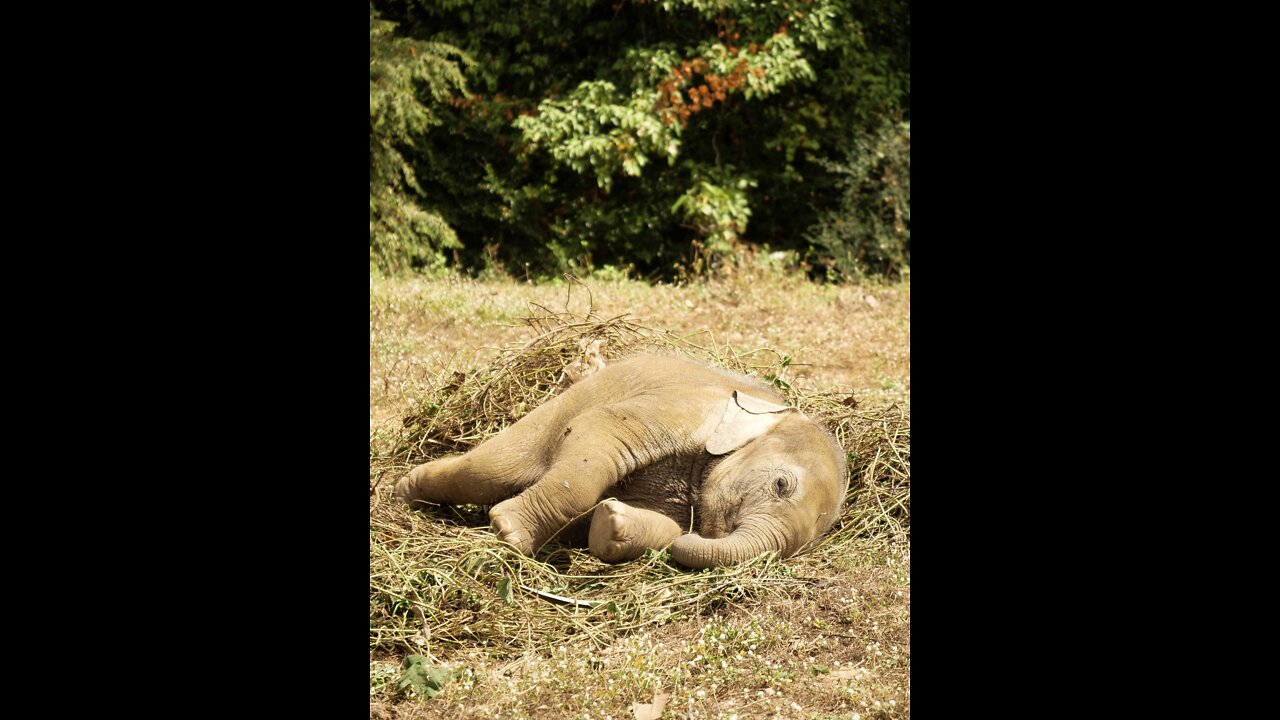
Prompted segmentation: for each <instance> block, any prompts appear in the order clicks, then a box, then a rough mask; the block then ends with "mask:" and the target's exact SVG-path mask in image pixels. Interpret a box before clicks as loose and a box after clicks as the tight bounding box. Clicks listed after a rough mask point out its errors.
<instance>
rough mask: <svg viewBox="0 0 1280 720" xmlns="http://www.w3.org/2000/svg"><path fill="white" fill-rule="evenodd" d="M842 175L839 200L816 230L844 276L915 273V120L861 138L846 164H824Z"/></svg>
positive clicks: (816, 238) (812, 236) (833, 265)
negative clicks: (912, 167) (912, 130)
mask: <svg viewBox="0 0 1280 720" xmlns="http://www.w3.org/2000/svg"><path fill="white" fill-rule="evenodd" d="M821 164H822V165H823V166H824V167H826V168H827V169H829V170H830V171H832V172H833V173H835V174H836V175H837V176H838V177H839V178H840V179H839V181H838V183H837V187H838V188H840V190H841V195H840V199H839V202H838V203H837V204H836V205H835V207H834V208H833V209H831V210H828V211H827V212H825V213H824V214H823V216H822V219H821V221H820V222H819V223H818V224H817V225H816V226H815V228H814V229H813V231H812V232H811V234H810V236H809V237H810V240H811V241H812V243H813V244H814V245H815V246H817V247H819V248H822V250H824V251H825V253H826V255H827V257H828V262H829V264H830V267H831V268H832V269H833V270H834V271H835V272H838V273H840V274H842V275H844V276H848V277H858V276H862V275H868V274H875V275H881V276H884V277H890V278H895V277H902V276H904V275H907V274H909V273H910V272H911V123H909V122H903V123H886V124H885V125H884V126H882V127H881V128H880V129H879V130H878V131H877V132H875V133H874V134H868V135H864V136H863V137H860V138H859V139H858V140H857V141H856V142H855V143H854V145H853V148H852V149H851V150H850V151H849V152H848V154H847V156H846V157H845V159H844V160H843V161H842V162H822V163H821Z"/></svg>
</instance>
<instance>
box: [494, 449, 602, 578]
mask: <svg viewBox="0 0 1280 720" xmlns="http://www.w3.org/2000/svg"><path fill="white" fill-rule="evenodd" d="M622 474H623V473H622V472H621V471H620V468H619V466H618V465H617V464H616V463H615V462H614V461H613V460H612V458H611V457H610V456H608V455H607V454H605V453H599V454H594V455H587V456H586V457H583V456H581V455H579V454H578V453H576V452H575V453H570V454H568V457H567V458H563V457H562V460H561V461H560V462H558V463H556V464H555V465H554V466H553V467H552V468H551V470H550V471H548V472H547V474H546V475H545V476H543V478H542V479H541V480H539V481H538V482H536V483H534V484H533V485H532V486H531V487H529V488H528V489H526V490H525V491H524V492H522V493H520V494H519V495H517V496H516V497H513V498H511V499H509V500H505V501H503V502H500V503H498V504H497V505H494V506H493V507H492V508H490V510H489V520H490V525H491V527H492V529H493V532H494V534H496V535H497V536H498V539H500V540H502V541H504V542H506V543H508V544H510V545H514V546H515V547H516V549H518V550H519V551H520V552H522V553H524V554H525V555H533V554H534V553H535V552H537V551H538V550H539V549H540V548H541V547H542V546H543V545H545V544H546V543H547V542H548V541H549V540H551V538H553V537H555V536H556V535H557V534H558V533H559V532H560V531H562V530H564V529H566V528H568V527H569V526H570V525H572V524H574V522H576V521H577V520H579V519H581V518H583V517H585V516H586V515H587V514H588V513H590V512H591V511H592V509H593V508H594V507H595V505H596V503H597V502H599V500H600V498H601V497H603V496H604V495H605V493H606V491H608V489H609V488H610V487H612V486H613V484H614V483H616V482H617V481H618V479H619V478H620V477H621V476H622Z"/></svg>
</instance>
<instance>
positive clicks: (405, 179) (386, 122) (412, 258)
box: [369, 9, 469, 270]
mask: <svg viewBox="0 0 1280 720" xmlns="http://www.w3.org/2000/svg"><path fill="white" fill-rule="evenodd" d="M394 29H395V23H391V22H386V21H383V20H380V19H378V17H377V14H376V13H375V12H374V11H373V10H372V9H370V12H369V265H370V268H371V269H372V268H378V269H382V270H396V269H400V268H404V267H408V266H410V265H418V266H423V265H425V266H435V267H439V266H441V265H443V264H444V256H443V254H442V251H443V250H444V249H445V248H457V247H461V244H460V243H459V242H458V236H457V234H456V233H455V232H454V230H453V228H451V227H449V224H448V223H447V222H445V220H444V219H443V218H442V217H440V215H439V214H437V213H434V212H430V211H428V210H425V209H423V208H422V206H421V205H420V199H421V197H422V195H423V190H422V187H421V185H420V184H419V183H418V178H417V173H416V171H415V170H414V167H413V165H412V163H410V162H409V160H407V159H406V157H405V153H409V154H410V155H412V154H414V153H413V150H412V148H413V147H414V146H415V144H416V143H417V142H418V140H419V138H421V136H422V135H423V133H425V132H426V131H427V129H428V128H429V127H431V126H433V125H438V124H440V122H441V121H440V118H439V116H438V115H437V113H436V111H435V107H436V106H438V105H440V104H442V103H443V102H444V101H446V100H447V99H448V98H449V96H450V94H451V93H452V92H454V91H464V90H465V89H466V80H465V78H464V77H463V75H462V71H461V70H460V69H459V67H458V65H457V63H456V62H455V60H454V59H456V60H458V61H461V62H464V63H466V62H469V61H468V59H467V58H466V56H464V55H462V54H461V53H460V52H459V51H458V50H457V49H456V48H453V47H450V46H448V45H444V44H442V43H433V42H420V41H414V40H409V39H406V38H402V37H397V36H395V34H394ZM422 98H425V99H426V103H424V102H423V99H422Z"/></svg>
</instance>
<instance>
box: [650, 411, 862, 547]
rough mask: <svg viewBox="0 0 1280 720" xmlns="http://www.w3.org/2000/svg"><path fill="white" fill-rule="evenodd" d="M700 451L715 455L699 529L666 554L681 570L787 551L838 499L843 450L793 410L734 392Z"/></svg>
mask: <svg viewBox="0 0 1280 720" xmlns="http://www.w3.org/2000/svg"><path fill="white" fill-rule="evenodd" d="M706 449H707V451H708V452H709V453H711V454H712V455H713V456H717V457H719V458H721V459H720V460H719V461H718V462H717V464H716V465H715V467H714V468H713V469H712V470H711V471H710V472H709V473H708V474H707V477H706V479H705V480H704V482H703V486H702V490H701V495H700V501H699V504H698V510H700V511H701V513H702V519H701V523H700V526H699V527H700V529H701V531H702V534H701V535H698V534H687V535H683V536H681V537H679V538H677V539H676V540H675V542H674V543H673V544H672V546H671V556H672V558H673V559H675V560H676V562H679V563H680V564H682V565H685V566H687V567H692V568H705V567H715V566H720V565H728V564H731V563H734V562H737V561H740V560H746V559H748V558H752V557H755V556H756V555H760V554H762V553H765V552H768V551H771V550H776V551H778V552H779V553H780V554H781V555H782V556H783V557H787V556H790V555H793V554H795V553H796V552H798V551H799V550H801V549H802V548H804V547H805V546H806V545H808V544H809V543H811V542H812V541H813V540H814V539H815V538H818V537H821V536H822V534H823V533H824V532H826V530H827V529H828V528H830V527H831V524H832V523H833V522H835V519H836V516H837V515H838V514H839V512H840V508H841V506H843V504H844V498H845V492H846V489H847V488H846V481H845V472H846V466H845V456H844V451H843V450H841V448H840V446H839V444H838V443H836V441H835V439H834V438H832V437H831V436H830V435H829V434H828V433H827V432H826V431H824V430H823V429H822V428H821V427H819V426H818V425H817V424H815V423H814V422H813V421H812V420H810V419H808V418H806V417H805V416H804V415H803V414H801V413H800V411H798V410H796V409H795V408H790V407H785V406H782V405H776V404H774V403H771V402H767V401H764V400H759V399H757V398H753V397H751V396H749V395H747V394H745V393H741V392H737V391H735V392H734V393H733V395H732V396H731V397H730V398H729V401H728V402H727V403H726V405H725V407H724V412H723V415H722V416H721V418H720V419H719V422H718V424H717V425H716V426H715V429H714V430H713V431H712V433H711V436H710V438H709V439H708V440H707V443H706Z"/></svg>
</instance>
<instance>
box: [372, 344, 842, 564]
mask: <svg viewBox="0 0 1280 720" xmlns="http://www.w3.org/2000/svg"><path fill="white" fill-rule="evenodd" d="M781 403H782V398H780V397H779V396H778V395H777V394H776V393H775V392H774V391H773V390H771V389H770V388H769V387H768V386H766V385H764V384H761V383H759V382H757V381H755V380H752V379H750V378H748V377H745V376H742V375H736V374H732V373H729V372H725V371H722V370H717V369H714V368H709V367H707V366H705V365H702V364H699V363H696V362H692V361H689V360H684V359H680V358H676V357H668V356H654V355H640V356H635V357H631V358H628V359H626V360H621V361H617V362H615V363H614V364H611V365H609V366H607V367H605V368H603V369H601V370H599V371H598V372H595V373H593V374H591V375H588V376H587V377H585V378H584V379H582V380H581V381H580V382H579V383H577V384H575V385H573V386H572V387H570V388H569V389H568V390H566V391H565V392H564V393H563V394H561V395H559V396H557V397H555V398H553V399H552V400H550V401H549V402H547V403H545V404H543V405H542V406H541V407H539V408H537V409H536V410H534V411H533V412H531V413H529V414H528V415H527V416H525V417H524V418H522V419H521V420H520V421H519V422H517V423H515V424H514V425H512V426H511V427H509V428H507V429H506V430H503V431H502V432H500V433H498V434H497V435H495V436H494V437H492V438H490V439H489V440H487V441H485V442H484V443H482V444H481V445H480V446H479V447H476V448H475V449H474V450H472V451H471V452H468V453H467V454H465V455H460V456H455V457H448V458H443V459H441V460H435V461H433V462H429V463H426V464H425V465H419V466H418V467H416V468H414V469H413V470H412V471H411V472H410V473H409V474H408V475H406V476H405V477H404V478H402V479H401V480H400V482H399V483H397V484H396V489H395V494H396V497H397V498H398V499H400V500H403V501H406V502H410V503H412V502H414V501H419V500H421V501H426V502H432V503H450V504H461V503H476V504H481V505H493V507H492V508H491V509H490V510H489V519H490V521H491V523H492V527H493V531H494V532H495V533H496V534H497V535H498V537H499V538H501V539H502V540H504V541H506V542H508V543H510V544H511V545H514V546H515V547H516V548H518V549H519V550H520V551H521V552H523V553H525V554H526V555H532V554H533V553H534V552H535V551H537V550H538V549H539V548H540V547H542V545H543V544H545V543H546V542H547V541H548V540H550V539H551V538H552V537H553V536H554V535H556V534H557V533H559V532H560V531H561V530H563V529H565V528H567V527H569V526H571V525H573V524H575V521H576V520H578V519H579V518H580V517H582V518H585V516H586V515H587V513H589V512H591V511H592V508H594V509H595V510H594V513H592V514H591V516H590V519H589V522H590V527H589V529H588V546H589V547H590V549H591V552H592V554H594V555H595V556H596V557H598V558H600V559H601V560H604V561H605V562H623V561H626V560H631V559H634V558H636V557H639V556H640V555H641V554H643V553H644V551H645V549H646V548H655V549H661V548H665V547H668V546H670V547H671V556H672V557H673V558H674V559H675V560H676V562H678V563H680V564H682V565H685V566H687V567H692V568H705V567H715V566H720V565H728V564H731V563H734V562H738V561H740V560H745V559H748V558H752V557H755V556H757V555H760V554H762V553H765V552H768V551H770V550H776V551H779V552H780V553H781V554H782V555H783V556H789V555H792V554H794V553H796V552H797V551H799V550H800V549H801V548H803V547H805V546H806V545H808V544H809V543H810V542H812V541H813V540H815V539H816V538H818V537H820V536H821V535H822V533H824V532H826V530H827V529H828V528H829V527H831V524H832V523H833V522H834V521H835V519H836V515H837V514H838V513H839V512H840V508H841V506H842V505H843V503H844V496H845V488H846V482H845V460H844V452H843V451H842V450H841V448H840V446H839V445H838V444H837V443H836V441H835V440H834V439H833V438H832V437H831V436H830V435H829V434H827V433H826V432H825V431H823V430H822V428H820V427H819V426H818V425H817V424H815V423H814V422H813V421H812V420H810V419H808V418H806V417H805V416H804V415H802V414H801V413H800V412H799V411H798V410H796V409H795V408H790V407H785V406H783V405H782V404H781ZM606 498H608V499H606ZM601 500H604V502H601ZM495 503H496V504H495Z"/></svg>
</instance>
